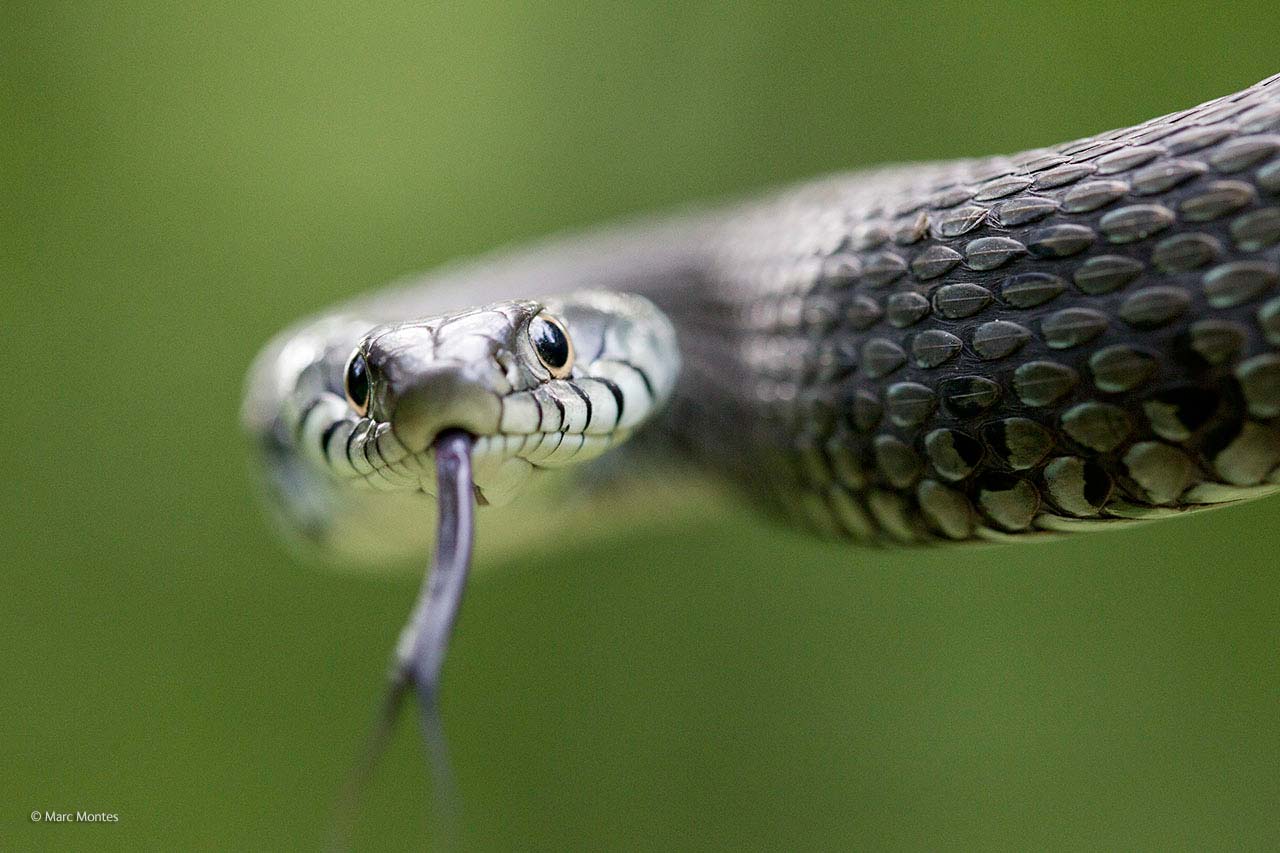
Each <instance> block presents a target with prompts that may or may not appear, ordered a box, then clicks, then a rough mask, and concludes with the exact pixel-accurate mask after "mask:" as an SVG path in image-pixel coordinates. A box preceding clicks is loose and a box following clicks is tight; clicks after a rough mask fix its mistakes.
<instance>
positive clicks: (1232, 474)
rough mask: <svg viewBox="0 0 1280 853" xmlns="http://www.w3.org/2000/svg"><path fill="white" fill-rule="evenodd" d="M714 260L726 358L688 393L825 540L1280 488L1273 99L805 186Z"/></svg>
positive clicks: (994, 531)
mask: <svg viewBox="0 0 1280 853" xmlns="http://www.w3.org/2000/svg"><path fill="white" fill-rule="evenodd" d="M709 243H710V246H711V248H710V257H711V259H712V260H711V265H710V272H709V273H708V278H709V288H708V289H709V291H710V296H709V297H707V299H706V301H705V302H703V303H701V304H700V305H699V310H700V312H701V316H703V317H705V318H707V319H706V320H705V324H706V326H707V328H708V330H709V331H714V332H715V335H716V336H717V339H718V340H720V341H721V342H722V343H721V344H719V345H718V346H717V345H716V344H713V343H710V342H708V343H706V344H705V345H701V344H700V345H699V346H698V347H697V351H696V353H695V358H694V359H693V361H694V362H695V363H693V364H692V365H691V366H690V369H691V370H692V371H694V373H695V375H696V376H697V377H698V381H697V382H696V383H692V384H686V386H685V387H684V391H683V393H685V394H689V393H691V391H690V389H693V391H692V393H695V394H707V395H709V396H712V397H714V398H715V399H716V400H717V401H720V400H726V399H727V400H728V401H729V402H730V403H731V405H728V406H726V410H727V411H731V412H733V413H734V416H733V423H732V427H731V428H730V429H728V430H726V432H727V433H728V434H723V435H721V436H719V440H722V441H723V446H722V447H721V448H719V452H720V453H721V454H723V455H732V456H733V457H734V458H736V459H739V460H741V464H740V466H739V468H740V471H741V475H742V476H744V477H747V478H749V479H752V480H753V481H754V482H755V484H756V485H757V486H759V485H761V484H764V485H766V486H767V488H766V489H764V490H763V491H767V492H768V493H769V494H770V495H772V496H773V498H774V500H775V502H776V504H777V505H778V506H779V507H780V508H781V509H783V510H784V511H788V512H790V513H791V514H792V515H793V516H794V517H797V518H799V519H800V520H803V521H804V522H806V523H807V524H809V525H810V526H812V527H814V528H815V529H818V530H822V531H824V532H826V533H828V534H832V535H844V536H849V537H853V538H855V539H863V540H867V539H881V540H887V541H892V542H926V541H941V540H957V539H970V538H988V539H998V538H1002V537H1003V536H1005V535H1008V534H1023V535H1025V534H1033V533H1035V532H1037V531H1055V532H1056V531H1065V530H1073V529H1086V528H1092V527H1096V526H1097V525H1098V524H1099V523H1102V522H1106V521H1116V522H1121V521H1129V520H1133V519H1138V518H1146V517H1153V516H1157V515H1159V514H1161V513H1168V512H1176V511H1181V510H1186V509H1193V508H1196V507H1198V506H1203V505H1208V504H1213V503H1220V502H1223V501H1228V500H1236V499H1240V498H1243V497H1248V496H1252V495H1254V494H1256V493H1257V492H1258V491H1259V489H1266V488H1280V78H1271V79H1269V80H1266V81H1264V82H1262V83H1259V84H1258V85H1257V86H1254V87H1253V88H1251V89H1248V90H1245V91H1243V92H1241V93H1238V94H1236V95H1232V96H1229V97H1227V98H1222V99H1219V100H1217V101H1213V102H1210V103H1208V104H1205V105H1202V106H1200V107H1197V108H1195V109H1191V110H1187V111H1184V112H1182V113H1178V114H1176V115H1173V116H1168V117H1164V118H1161V119H1155V120H1152V121H1150V122H1146V123H1145V124H1141V125H1138V126H1136V127H1132V128H1125V129H1121V130H1116V131H1112V132H1110V133H1104V134H1100V135H1098V136H1096V137H1092V138H1089V139H1082V140H1078V141H1076V142H1072V143H1067V144H1065V145H1061V146H1058V147H1057V148H1053V149H1046V150H1038V151H1030V152H1026V153H1023V154H1018V155H1014V156H1011V157H1000V158H992V159H987V160H973V161H963V162H957V163H943V164H929V165H921V166H914V167H905V168H894V169H888V170H883V171H873V172H867V173H857V174H852V175H848V176H841V177H838V178H833V179H830V180H827V181H822V182H817V183H814V184H810V185H806V186H802V187H800V188H798V189H796V190H793V191H791V192H789V193H786V194H784V195H782V196H780V197H777V198H775V199H773V200H771V201H766V202H765V203H763V204H760V205H756V206H752V207H748V208H744V209H743V210H741V211H739V213H738V215H737V216H736V217H735V218H733V219H731V220H730V221H729V222H728V224H726V225H724V226H721V227H717V228H714V229H712V233H711V234H710V237H709ZM762 306H768V307H762ZM747 317H749V318H751V319H750V321H749V322H744V318H747ZM813 400H827V401H831V415H830V417H825V418H815V417H813V415H812V413H811V410H810V408H809V404H808V403H805V401H813ZM726 423H727V419H726ZM757 491H761V490H760V489H757Z"/></svg>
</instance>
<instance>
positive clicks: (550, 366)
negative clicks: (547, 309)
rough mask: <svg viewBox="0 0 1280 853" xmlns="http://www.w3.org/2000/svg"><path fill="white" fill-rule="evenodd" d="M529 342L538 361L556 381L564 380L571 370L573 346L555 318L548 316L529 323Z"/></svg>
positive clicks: (540, 315)
mask: <svg viewBox="0 0 1280 853" xmlns="http://www.w3.org/2000/svg"><path fill="white" fill-rule="evenodd" d="M529 341H530V343H532V344H533V351H534V352H536V353H537V354H538V359H539V360H540V361H541V362H542V363H543V365H544V366H545V367H546V368H547V370H549V371H551V375H552V376H554V377H555V378H556V379H564V378H565V377H566V376H568V375H569V373H570V371H572V370H573V344H571V343H570V342H569V336H568V335H567V334H566V333H565V330H564V326H563V325H561V323H560V321H559V320H557V319H556V318H554V317H552V316H550V315H548V314H539V315H538V316H536V317H534V318H533V319H532V320H531V321H530V322H529Z"/></svg>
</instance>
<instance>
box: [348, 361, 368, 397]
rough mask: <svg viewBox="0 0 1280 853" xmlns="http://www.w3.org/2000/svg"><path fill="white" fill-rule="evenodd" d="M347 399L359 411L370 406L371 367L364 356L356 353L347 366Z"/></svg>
mask: <svg viewBox="0 0 1280 853" xmlns="http://www.w3.org/2000/svg"><path fill="white" fill-rule="evenodd" d="M346 383H347V397H349V398H350V399H351V403H352V405H354V406H355V407H356V408H357V409H363V408H364V407H365V406H367V405H368V404H369V365H367V364H366V363H365V360H364V356H363V355H361V354H360V353H356V354H355V355H354V356H352V357H351V361H350V362H349V363H348V364H347V378H346Z"/></svg>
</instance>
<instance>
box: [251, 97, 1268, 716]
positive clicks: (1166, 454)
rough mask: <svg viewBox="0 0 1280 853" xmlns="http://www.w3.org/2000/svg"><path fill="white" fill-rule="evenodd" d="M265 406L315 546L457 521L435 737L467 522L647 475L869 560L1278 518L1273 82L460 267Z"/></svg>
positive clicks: (278, 497)
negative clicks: (571, 489)
mask: <svg viewBox="0 0 1280 853" xmlns="http://www.w3.org/2000/svg"><path fill="white" fill-rule="evenodd" d="M247 389H248V390H247V392H246V398H245V405H244V410H243V412H244V414H243V420H244V423H245V426H246V429H247V431H248V434H249V435H250V437H251V442H252V444H253V446H254V448H255V450H256V453H257V459H258V463H257V464H256V466H255V467H256V468H257V470H258V471H260V472H261V473H262V474H263V480H264V482H265V483H266V491H267V493H268V495H269V504H270V505H271V506H272V507H273V508H274V512H275V514H276V515H277V517H278V518H279V519H280V520H281V522H282V524H281V526H282V527H283V528H284V529H287V530H289V531H292V534H293V535H294V536H295V538H297V539H298V540H299V541H305V542H309V543H311V544H312V545H315V546H317V547H318V548H319V549H320V550H321V551H323V552H326V553H330V554H336V555H342V556H344V557H346V558H351V559H354V560H357V561H362V562H365V563H371V564H377V563H379V562H381V561H385V560H388V559H390V558H391V557H392V556H393V555H396V554H400V553H404V552H410V553H413V552H422V549H424V548H426V547H427V544H428V543H430V542H431V541H432V535H431V529H430V526H429V525H427V524H423V523H422V518H423V517H424V513H426V512H429V507H430V506H431V505H432V496H436V498H437V499H436V504H437V505H438V514H437V532H436V534H435V537H436V539H435V541H436V544H435V547H436V554H435V558H434V561H433V567H432V569H431V571H430V573H429V576H428V580H427V582H426V583H425V584H424V590H423V593H422V595H421V597H420V599H419V604H418V606H417V607H416V608H415V611H414V616H413V617H412V618H411V619H410V622H409V625H408V626H407V627H406V629H405V632H404V633H403V634H402V637H401V642H400V645H399V647H398V651H397V653H396V655H395V656H394V661H393V665H392V677H391V681H392V685H393V686H392V691H391V694H392V697H393V698H395V697H398V696H399V695H401V694H402V693H403V692H404V691H405V690H407V689H410V688H415V689H417V690H418V692H419V695H420V696H422V698H423V703H422V704H423V706H424V707H426V708H429V707H431V706H433V704H434V702H435V698H436V695H437V690H438V680H439V675H440V667H441V662H442V659H443V655H444V648H445V646H446V644H447V641H448V636H449V633H450V631H451V630H452V626H453V623H454V618H455V617H456V615H457V612H458V607H459V605H460V601H461V590H462V584H463V583H464V582H465V575H466V568H467V566H468V564H469V561H470V548H471V540H472V535H473V534H472V531H471V525H472V509H473V508H474V507H475V506H480V507H481V509H480V511H482V512H483V511H484V509H483V506H484V505H486V504H491V503H492V504H500V503H504V502H507V501H510V500H512V498H513V497H514V496H516V495H517V494H518V493H520V492H522V491H523V490H525V489H526V488H530V486H529V484H530V483H531V482H532V481H535V480H537V479H539V478H541V477H543V476H544V475H545V474H546V473H547V472H550V471H554V470H557V469H574V468H576V469H578V470H580V471H581V472H582V473H583V476H589V473H588V472H590V471H591V470H593V469H597V468H598V467H599V466H600V465H602V464H604V463H605V462H606V461H607V460H608V459H609V458H610V457H611V456H612V455H614V454H616V453H624V452H627V450H628V448H631V449H633V450H634V453H635V454H636V456H637V457H638V458H641V459H644V458H654V457H658V458H663V459H678V460H680V464H681V465H682V466H684V467H685V468H687V469H688V470H691V471H697V472H701V473H702V474H705V475H706V476H707V477H709V478H714V479H716V480H717V481H719V482H722V483H725V484H727V485H728V487H729V488H730V489H732V490H734V491H735V492H736V493H738V494H741V495H744V496H746V497H747V498H748V500H750V501H751V502H753V503H754V504H756V505H758V506H759V507H760V508H761V510H762V511H763V512H765V513H767V514H769V515H771V516H772V517H774V518H777V519H780V520H782V521H783V522H784V523H788V524H793V525H800V526H803V527H804V528H807V529H809V530H812V531H813V532H815V533H817V534H819V535H822V536H826V537H832V538H838V539H845V540H849V541H850V542H853V543H864V544H875V545H945V544H951V543H963V542H983V541H997V542H1003V541H1024V540H1031V539H1036V538H1044V537H1053V536H1061V535H1063V534H1068V533H1074V532H1083V531H1093V530H1098V529H1106V528H1111V527H1114V526H1118V525H1124V524H1132V523H1135V522H1140V521H1149V520H1153V519H1161V518H1166V517H1176V516H1181V515H1184V514H1187V513H1190V512H1195V511H1199V510H1203V509H1207V508H1212V507H1220V506H1224V505H1227V504H1232V503H1238V502H1241V501H1246V500H1251V499H1255V498H1259V497H1262V496H1265V495H1267V494H1271V493H1274V492H1276V491H1278V490H1280V75H1276V76H1273V77H1270V78H1268V79H1266V80H1263V81H1261V82H1259V83H1257V84H1255V85H1253V86H1251V87H1249V88H1246V89H1244V90H1242V91H1239V92H1237V93H1235V94H1231V95H1228V96H1225V97H1221V98H1218V99H1215V100H1212V101H1209V102H1207V103H1204V104H1201V105H1199V106H1196V107H1192V108H1190V109H1186V110H1183V111H1181V112H1176V113H1173V114H1170V115H1166V116H1162V117H1159V118H1155V119H1152V120H1150V121H1146V122H1143V123H1141V124H1138V125H1135V126H1132V127H1126V128H1122V129H1118V130H1114V131H1109V132H1105V133H1100V134H1097V135H1094V136H1090V137H1087V138H1082V139H1079V140H1076V141H1072V142H1068V143H1064V144H1061V145H1056V146H1052V147H1047V148H1039V149H1035V150H1031V151H1026V152H1023V153H1019V154H1015V155H1011V156H996V157H987V158H978V159H967V160H960V161H951V162H942V163H925V164H909V165H899V166H887V167H879V168H872V169H869V170H863V171H855V172H850V173H846V174H838V175H834V176H830V177H825V178H820V179H816V180H810V181H807V182H804V183H802V184H799V185H797V186H792V187H787V188H782V189H777V190H773V191H771V192H767V193H765V194H763V195H762V196H759V197H755V198H750V199H747V200H745V201H738V202H732V203H728V204H723V205H721V206H718V207H717V206H712V207H709V208H706V209H694V210H686V211H681V212H677V213H673V214H670V215H668V216H665V217H663V216H658V217H652V218H647V219H638V220H635V221H631V222H624V223H621V224H617V225H613V226H610V227H606V228H603V229H600V230H596V231H593V232H588V233H586V234H580V235H571V236H568V237H559V238H552V239H549V240H546V241H544V242H542V243H540V244H538V245H534V246H532V247H528V248H518V249H508V250H503V251H499V252H496V253H494V254H492V255H490V256H487V257H483V258H481V259H479V260H474V261H469V262H462V263H456V264H453V265H451V266H448V267H446V268H444V269H441V270H438V271H436V272H433V273H430V274H428V275H426V276H421V277H417V278H414V279H410V280H406V281H401V282H398V283H395V284H393V285H392V286H390V287H388V288H387V289H385V290H382V291H379V292H375V293H373V294H371V295H366V296H359V297H356V298H354V299H352V300H351V301H349V302H347V303H345V304H342V305H340V306H337V307H336V308H334V309H331V310H329V311H327V312H325V313H324V314H322V315H319V316H316V317H313V318H310V319H307V320H304V321H302V322H301V323H299V324H298V325H296V326H294V327H292V328H290V329H288V330H286V331H285V332H283V333H282V334H281V335H280V336H278V337H277V338H276V339H275V340H273V341H272V342H271V343H270V344H268V345H267V347H266V348H265V349H264V351H263V352H262V354H261V355H260V356H259V357H258V359H257V361H256V362H255V364H254V366H253V367H252V369H251V371H250V375H249V380H248V384H247ZM592 460H597V461H595V462H593V461H592ZM424 507H427V509H424ZM389 707H390V708H391V709H394V707H395V703H394V702H392V703H391V704H390V705H389ZM389 713H392V712H391V711H389ZM424 720H425V722H424V725H426V727H427V729H428V734H429V735H430V730H431V729H432V727H433V726H434V725H435V722H438V721H435V722H433V720H432V718H431V716H430V714H428V715H427V716H426V717H425V718H424Z"/></svg>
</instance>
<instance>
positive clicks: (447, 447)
mask: <svg viewBox="0 0 1280 853" xmlns="http://www.w3.org/2000/svg"><path fill="white" fill-rule="evenodd" d="M471 445H472V438H471V436H470V435H469V434H467V433H465V432H463V431H462V430H446V431H444V432H442V433H440V435H438V436H437V437H436V440H435V442H434V444H433V445H432V446H433V448H434V450H435V458H436V490H437V495H438V498H437V501H438V509H437V516H436V546H435V554H434V556H433V559H432V561H431V567H430V569H429V570H428V572H427V576H426V578H425V579H424V580H423V583H422V588H421V590H420V591H419V592H418V600H417V603H416V604H414V607H413V614H412V616H410V617H409V622H408V623H407V624H406V625H405V626H404V629H403V630H402V631H401V632H400V640H399V642H398V643H397V644H396V651H395V657H394V659H393V660H392V663H391V672H390V679H389V684H388V688H387V694H386V697H385V698H384V700H383V703H382V708H381V710H380V711H379V713H378V717H377V720H376V722H375V724H374V729H373V731H372V732H371V733H370V737H369V741H368V744H367V745H366V747H365V750H364V753H363V756H362V758H361V760H360V763H359V764H358V765H357V767H356V769H355V772H354V773H352V775H351V777H350V779H349V780H348V784H347V786H346V788H345V790H344V792H343V796H342V799H341V802H340V803H339V812H338V818H339V825H338V830H337V834H336V838H335V843H336V846H337V847H339V848H341V849H346V848H347V847H348V846H349V842H350V830H351V828H352V824H353V822H354V820H355V815H356V806H357V803H358V799H359V796H360V792H361V791H362V790H363V788H364V787H365V785H366V783H367V782H368V780H369V777H370V776H371V775H372V773H373V769H374V767H375V766H376V765H377V762H378V759H379V757H380V756H381V755H382V752H383V750H384V749H385V748H386V745H387V741H388V740H389V739H390V737H391V732H392V729H393V728H394V727H395V722H396V719H397V717H398V716H399V712H400V706H401V704H403V700H404V696H405V693H407V692H408V691H409V689H410V688H412V689H413V690H414V692H416V693H417V694H418V709H419V715H420V717H419V718H420V723H421V726H422V736H423V740H424V741H425V742H426V749H427V757H428V761H429V763H430V766H431V781H432V788H433V789H434V800H435V816H436V824H437V827H438V829H439V830H440V835H439V836H438V838H439V839H440V840H441V841H443V842H445V844H446V846H447V844H448V842H449V841H450V839H451V837H452V836H453V835H454V824H455V821H456V818H457V806H456V797H455V790H454V782H453V770H452V768H451V766H450V763H449V748H448V743H447V741H446V740H445V733H444V726H443V723H442V721H441V718H440V705H439V697H440V670H441V668H442V667H443V665H444V657H445V653H446V652H447V651H448V648H449V638H450V636H451V635H452V633H453V624H454V622H455V621H456V620H457V618H458V611H459V610H460V609H461V607H462V593H463V591H464V589H465V588H466V585H467V573H468V571H469V570H470V568H471V545H472V542H473V541H474V539H475V506H476V502H475V488H474V486H473V485H472V480H471Z"/></svg>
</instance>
